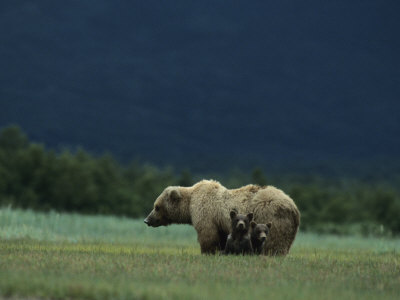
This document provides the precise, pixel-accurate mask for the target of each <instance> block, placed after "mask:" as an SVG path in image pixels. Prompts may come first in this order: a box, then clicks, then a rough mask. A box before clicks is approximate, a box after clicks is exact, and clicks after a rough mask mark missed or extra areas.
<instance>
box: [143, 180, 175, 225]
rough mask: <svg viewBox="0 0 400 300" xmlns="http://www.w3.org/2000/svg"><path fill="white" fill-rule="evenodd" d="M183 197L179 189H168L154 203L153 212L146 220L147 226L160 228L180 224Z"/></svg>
mask: <svg viewBox="0 0 400 300" xmlns="http://www.w3.org/2000/svg"><path fill="white" fill-rule="evenodd" d="M181 202H182V195H181V192H180V190H179V188H178V187H167V188H166V189H165V190H164V191H163V192H162V193H161V195H160V196H158V198H157V199H156V201H155V202H154V207H153V210H152V211H151V212H150V214H149V215H148V216H147V217H146V219H144V223H145V224H147V226H151V227H158V226H166V225H169V224H172V223H180V222H179V220H180V219H181V218H182V216H181V215H180V214H181V210H182V207H181Z"/></svg>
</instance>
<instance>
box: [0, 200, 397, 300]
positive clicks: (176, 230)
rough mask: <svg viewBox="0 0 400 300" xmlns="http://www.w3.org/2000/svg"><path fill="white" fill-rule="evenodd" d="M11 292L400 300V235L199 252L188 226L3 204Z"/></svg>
mask: <svg viewBox="0 0 400 300" xmlns="http://www.w3.org/2000/svg"><path fill="white" fill-rule="evenodd" d="M0 295H1V296H2V297H6V298H13V299H27V298H28V299H63V298H70V299H225V298H226V299H360V298H362V299H378V298H379V299H399V295H400V240H398V239H397V240H386V239H373V238H370V239H366V238H362V237H335V236H318V235H315V234H304V233H300V234H299V235H298V237H297V239H296V242H295V244H294V246H293V248H292V251H291V253H290V254H289V255H288V256H287V257H285V258H280V257H276V258H271V257H261V256H247V257H242V256H238V257H236V256H219V255H217V256H204V255H200V251H199V246H198V244H197V242H196V233H195V231H194V230H193V228H191V227H190V226H170V227H164V228H156V229H155V228H147V227H146V226H145V225H144V224H143V223H142V221H141V220H130V219H123V218H113V217H91V216H79V215H70V214H56V213H50V214H41V213H33V212H31V211H20V210H12V209H9V208H3V209H0Z"/></svg>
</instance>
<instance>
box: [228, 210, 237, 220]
mask: <svg viewBox="0 0 400 300" xmlns="http://www.w3.org/2000/svg"><path fill="white" fill-rule="evenodd" d="M229 215H230V216H231V219H234V218H235V217H236V215H237V212H236V209H235V210H233V209H232V210H231V212H230V214H229Z"/></svg>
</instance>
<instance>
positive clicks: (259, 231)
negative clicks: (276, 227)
mask: <svg viewBox="0 0 400 300" xmlns="http://www.w3.org/2000/svg"><path fill="white" fill-rule="evenodd" d="M271 225H272V224H271V222H269V223H267V224H257V223H256V222H254V221H252V222H251V238H252V239H257V240H259V241H260V242H261V243H263V242H265V240H266V239H267V235H268V233H269V230H270V229H271Z"/></svg>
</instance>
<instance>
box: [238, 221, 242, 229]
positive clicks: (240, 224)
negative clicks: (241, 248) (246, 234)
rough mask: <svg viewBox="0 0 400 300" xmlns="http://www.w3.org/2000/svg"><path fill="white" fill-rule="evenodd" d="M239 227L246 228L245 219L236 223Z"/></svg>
mask: <svg viewBox="0 0 400 300" xmlns="http://www.w3.org/2000/svg"><path fill="white" fill-rule="evenodd" d="M236 227H237V228H239V229H244V222H243V221H239V222H238V223H237V225H236Z"/></svg>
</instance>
